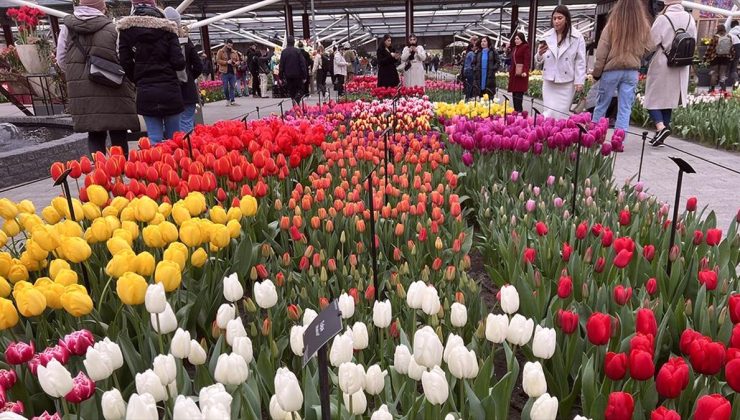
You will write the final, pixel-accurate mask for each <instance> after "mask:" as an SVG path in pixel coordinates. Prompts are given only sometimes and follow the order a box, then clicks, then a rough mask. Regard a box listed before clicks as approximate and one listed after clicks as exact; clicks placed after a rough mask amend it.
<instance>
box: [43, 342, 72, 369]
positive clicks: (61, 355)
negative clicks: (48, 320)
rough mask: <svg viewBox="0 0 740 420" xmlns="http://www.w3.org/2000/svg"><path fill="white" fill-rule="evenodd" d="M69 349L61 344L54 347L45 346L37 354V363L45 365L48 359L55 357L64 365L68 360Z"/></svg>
mask: <svg viewBox="0 0 740 420" xmlns="http://www.w3.org/2000/svg"><path fill="white" fill-rule="evenodd" d="M69 356H70V354H69V350H67V348H66V347H64V346H61V345H56V346H54V347H47V348H46V349H45V350H44V351H43V352H41V353H39V354H38V360H39V363H40V364H41V365H42V366H46V365H47V364H48V363H49V361H50V360H52V359H55V360H57V361H58V362H59V363H61V364H63V365H66V364H67V362H68V361H69Z"/></svg>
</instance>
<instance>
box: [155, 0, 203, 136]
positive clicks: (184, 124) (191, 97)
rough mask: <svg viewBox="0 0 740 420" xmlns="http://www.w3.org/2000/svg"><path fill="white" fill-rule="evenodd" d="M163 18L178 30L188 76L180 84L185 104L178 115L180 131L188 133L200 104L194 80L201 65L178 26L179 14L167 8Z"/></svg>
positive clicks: (191, 128) (193, 123) (192, 126)
mask: <svg viewBox="0 0 740 420" xmlns="http://www.w3.org/2000/svg"><path fill="white" fill-rule="evenodd" d="M164 16H165V17H166V18H167V19H169V20H170V21H172V22H174V23H175V24H176V25H177V27H178V29H179V30H180V40H179V42H180V45H181V46H182V50H183V53H184V54H185V71H186V72H187V75H188V81H187V82H185V83H181V84H180V87H181V89H182V101H183V103H184V104H185V111H183V113H182V114H180V131H182V132H185V133H189V132H191V131H192V130H193V128H194V127H195V107H196V106H197V104H198V102H200V94H199V93H198V85H197V84H196V79H198V76H200V74H201V72H203V63H201V61H200V58H199V57H198V51H196V50H195V45H193V43H192V42H191V41H190V39H189V38H188V31H187V30H186V29H185V28H183V27H181V26H180V13H179V12H178V11H177V10H176V9H175V8H173V7H169V6H168V7H167V8H165V9H164Z"/></svg>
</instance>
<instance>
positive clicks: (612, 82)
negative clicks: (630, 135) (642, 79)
mask: <svg viewBox="0 0 740 420" xmlns="http://www.w3.org/2000/svg"><path fill="white" fill-rule="evenodd" d="M638 77H639V72H638V71H637V70H609V71H605V72H604V73H603V74H602V75H601V79H600V80H599V99H598V102H597V103H596V109H595V110H594V115H593V121H594V122H596V121H598V120H600V119H601V118H603V117H604V116H605V115H606V111H607V109H609V104H610V103H611V101H612V97H613V96H614V92H615V91H616V92H617V97H618V107H617V121H616V123H615V124H614V128H621V129H622V130H626V129H628V128H629V126H630V115H631V114H632V103H633V102H634V101H635V91H636V90H637V79H638Z"/></svg>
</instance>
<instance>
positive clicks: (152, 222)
mask: <svg viewBox="0 0 740 420" xmlns="http://www.w3.org/2000/svg"><path fill="white" fill-rule="evenodd" d="M162 222H164V216H163V215H162V213H156V214H155V215H154V218H153V219H152V220H150V221H149V224H150V225H159V224H160V223H162Z"/></svg>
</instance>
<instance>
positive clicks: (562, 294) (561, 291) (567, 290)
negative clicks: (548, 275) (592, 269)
mask: <svg viewBox="0 0 740 420" xmlns="http://www.w3.org/2000/svg"><path fill="white" fill-rule="evenodd" d="M572 293H573V280H571V278H570V277H568V276H562V277H560V281H558V297H559V298H560V299H565V298H567V297H569V296H570V295H571V294H572Z"/></svg>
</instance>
